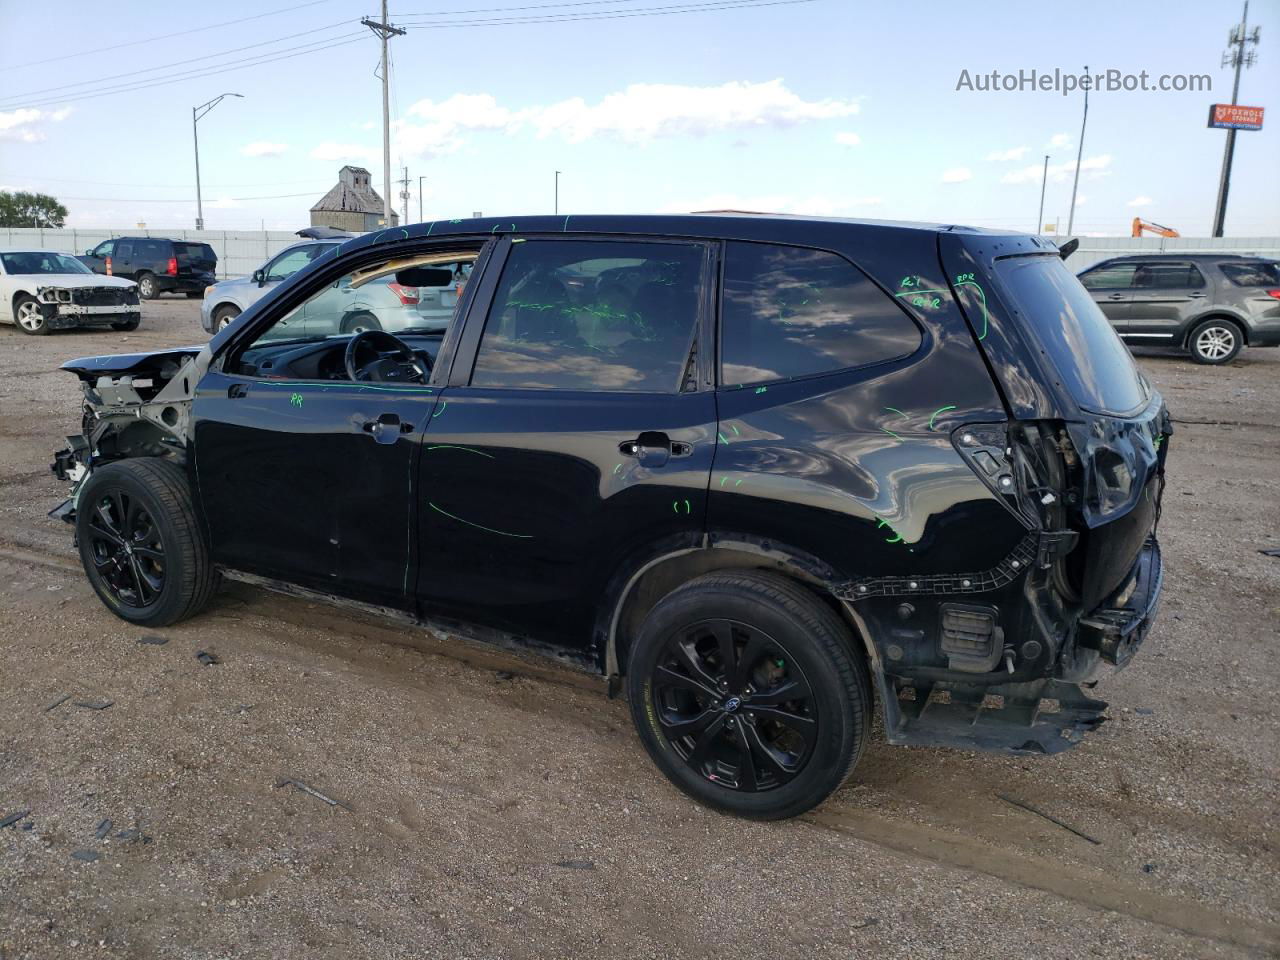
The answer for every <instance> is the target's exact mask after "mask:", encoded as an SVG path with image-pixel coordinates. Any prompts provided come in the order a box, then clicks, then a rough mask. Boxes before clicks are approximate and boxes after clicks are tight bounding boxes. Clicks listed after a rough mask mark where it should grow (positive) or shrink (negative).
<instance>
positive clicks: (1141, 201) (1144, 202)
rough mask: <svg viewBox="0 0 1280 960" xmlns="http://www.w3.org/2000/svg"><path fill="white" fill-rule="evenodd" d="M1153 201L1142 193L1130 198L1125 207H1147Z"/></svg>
mask: <svg viewBox="0 0 1280 960" xmlns="http://www.w3.org/2000/svg"><path fill="white" fill-rule="evenodd" d="M1153 202H1154V201H1152V199H1151V198H1150V197H1148V196H1145V195H1144V196H1139V197H1134V198H1133V199H1132V200H1130V201H1129V202H1128V203H1126V204H1125V206H1126V207H1149V206H1151V204H1152V203H1153Z"/></svg>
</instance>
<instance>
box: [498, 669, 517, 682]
mask: <svg viewBox="0 0 1280 960" xmlns="http://www.w3.org/2000/svg"><path fill="white" fill-rule="evenodd" d="M494 676H495V677H497V678H498V679H499V680H514V679H515V678H516V675H515V674H514V673H512V672H511V671H510V670H499V671H497V673H495V674H494Z"/></svg>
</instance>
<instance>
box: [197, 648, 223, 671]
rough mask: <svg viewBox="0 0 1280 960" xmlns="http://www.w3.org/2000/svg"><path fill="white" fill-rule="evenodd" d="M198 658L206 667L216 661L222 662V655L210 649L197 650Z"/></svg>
mask: <svg viewBox="0 0 1280 960" xmlns="http://www.w3.org/2000/svg"><path fill="white" fill-rule="evenodd" d="M196 659H197V660H199V661H200V662H201V663H203V664H204V665H205V666H206V667H208V666H211V665H213V664H215V663H221V662H222V658H221V657H219V656H218V655H217V654H216V653H210V652H209V651H208V650H197V651H196Z"/></svg>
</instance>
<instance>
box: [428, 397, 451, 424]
mask: <svg viewBox="0 0 1280 960" xmlns="http://www.w3.org/2000/svg"><path fill="white" fill-rule="evenodd" d="M448 406H449V401H448V400H446V401H445V402H444V403H442V404H440V409H439V410H437V411H436V412H435V413H433V414H432V415H431V419H432V420H434V419H435V418H436V417H438V416H440V414H442V413H444V411H445V408H446V407H448Z"/></svg>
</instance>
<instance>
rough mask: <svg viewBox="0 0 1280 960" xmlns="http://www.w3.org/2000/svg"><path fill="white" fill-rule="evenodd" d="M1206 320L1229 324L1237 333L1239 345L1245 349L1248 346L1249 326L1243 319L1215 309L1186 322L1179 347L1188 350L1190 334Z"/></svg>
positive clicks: (1217, 308)
mask: <svg viewBox="0 0 1280 960" xmlns="http://www.w3.org/2000/svg"><path fill="white" fill-rule="evenodd" d="M1206 320H1221V321H1225V322H1226V323H1229V324H1231V325H1232V326H1233V327H1235V328H1236V330H1237V331H1238V332H1239V334H1240V342H1241V344H1243V345H1244V346H1246V347H1247V346H1249V325H1248V324H1247V323H1245V321H1244V318H1243V317H1240V316H1238V315H1236V314H1234V313H1232V312H1230V311H1229V310H1223V309H1222V308H1221V307H1215V308H1214V309H1212V310H1210V311H1208V312H1207V313H1203V314H1201V315H1200V316H1198V317H1195V318H1194V319H1192V320H1188V321H1187V325H1186V327H1184V328H1183V331H1182V338H1181V341H1180V346H1182V347H1183V348H1184V349H1190V347H1191V334H1192V333H1193V332H1194V331H1195V329H1196V327H1198V326H1200V324H1202V323H1204V322H1205V321H1206Z"/></svg>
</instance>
